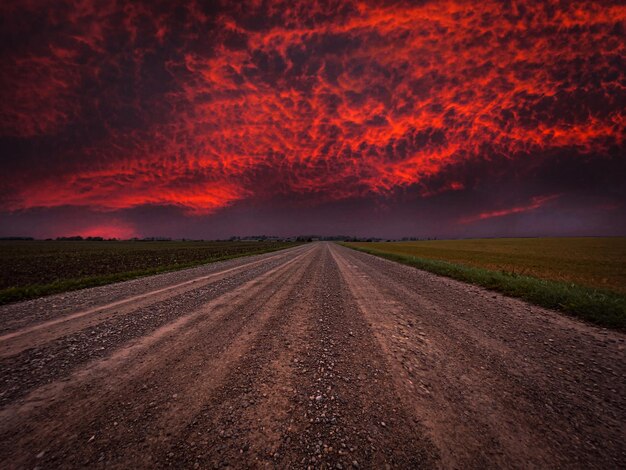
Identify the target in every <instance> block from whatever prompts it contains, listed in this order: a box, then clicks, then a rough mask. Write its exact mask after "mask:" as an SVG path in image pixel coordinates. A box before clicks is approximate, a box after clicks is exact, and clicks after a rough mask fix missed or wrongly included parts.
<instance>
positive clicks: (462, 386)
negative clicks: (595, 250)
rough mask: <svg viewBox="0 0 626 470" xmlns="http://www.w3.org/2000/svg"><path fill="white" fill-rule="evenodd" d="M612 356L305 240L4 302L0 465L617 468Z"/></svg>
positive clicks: (514, 305)
mask: <svg viewBox="0 0 626 470" xmlns="http://www.w3.org/2000/svg"><path fill="white" fill-rule="evenodd" d="M625 347H626V336H625V335H624V334H622V333H619V332H613V331H608V330H605V329H601V328H597V327H594V326H590V325H587V324H584V323H581V322H579V321H576V320H573V319H570V318H567V317H564V316H562V315H559V314H557V313H555V312H551V311H548V310H545V309H542V308H539V307H535V306H531V305H529V304H527V303H524V302H522V301H519V300H515V299H510V298H507V297H504V296H502V295H499V294H495V293H493V292H489V291H487V290H484V289H481V288H478V287H474V286H470V285H467V284H463V283H460V282H456V281H453V280H450V279H446V278H442V277H438V276H435V275H432V274H429V273H426V272H422V271H418V270H416V269H413V268H410V267H406V266H403V265H400V264H396V263H393V262H390V261H387V260H383V259H380V258H376V257H373V256H371V255H368V254H365V253H361V252H356V251H353V250H350V249H348V248H345V247H342V246H339V245H336V244H330V243H312V244H307V245H302V246H298V247H295V248H291V249H288V250H284V251H280V252H275V253H269V254H265V255H258V256H253V257H247V258H240V259H236V260H231V261H225V262H220V263H214V264H211V265H207V266H202V267H199V268H194V269H189V270H185V271H178V272H173V273H167V274H161V275H158V276H153V277H147V278H142V279H137V280H134V281H129V282H124V283H118V284H112V285H109V286H103V287H98V288H94V289H86V290H81V291H77V292H72V293H68V294H63V295H56V296H51V297H47V298H43V299H38V300H33V301H28V302H23V303H18V304H12V305H7V306H3V307H0V361H1V365H0V467H1V468H3V469H11V468H34V467H39V468H76V467H85V466H89V467H95V468H104V467H106V468H163V467H173V468H223V467H224V468H226V467H232V468H241V467H254V468H257V467H277V468H285V467H288V468H308V467H310V468H338V469H341V468H344V469H345V468H419V467H427V468H429V467H436V468H501V467H510V468H532V467H542V468H619V467H622V468H623V467H624V466H626V444H625V442H626V361H625V359H626V350H625Z"/></svg>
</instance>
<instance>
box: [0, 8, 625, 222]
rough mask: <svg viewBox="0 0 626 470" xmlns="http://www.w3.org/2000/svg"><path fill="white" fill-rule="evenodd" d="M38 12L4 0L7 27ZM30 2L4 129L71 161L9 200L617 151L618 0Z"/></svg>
mask: <svg viewBox="0 0 626 470" xmlns="http://www.w3.org/2000/svg"><path fill="white" fill-rule="evenodd" d="M16 5H17V6H16ZM37 5H39V4H31V3H28V2H26V3H24V4H22V5H21V6H20V5H19V4H12V6H11V7H6V8H7V11H6V14H7V17H8V18H9V22H10V20H11V18H14V19H16V24H17V26H15V28H16V30H15V34H16V35H17V36H19V34H23V35H24V34H26V32H25V30H27V29H28V27H29V26H28V21H27V20H23V18H25V17H28V15H33V17H34V15H36V14H37V13H36V11H37V8H36V6H37ZM40 10H42V11H43V12H44V13H43V14H44V15H47V17H46V19H45V20H43V22H44V24H45V25H46V26H47V27H46V28H43V29H42V31H38V32H33V34H35V35H36V37H35V38H34V39H32V40H31V41H26V42H25V44H23V45H21V46H20V47H17V48H16V49H15V50H14V51H12V52H9V53H8V55H7V57H5V60H4V61H3V62H4V63H5V64H9V66H8V67H5V70H4V71H3V72H2V85H3V86H2V87H1V90H2V92H1V93H2V96H1V97H0V98H2V102H3V104H2V109H1V112H0V134H1V135H3V136H5V137H12V138H15V137H17V138H22V139H33V140H34V139H36V138H41V137H46V138H48V139H51V141H52V142H56V143H58V146H59V148H60V150H57V152H58V153H57V157H56V159H57V160H59V161H64V159H67V160H68V162H67V163H66V164H63V163H60V164H58V165H57V166H55V167H54V168H53V171H51V172H50V173H49V174H47V175H44V176H41V175H39V176H37V177H36V178H35V177H33V176H31V175H30V173H29V172H28V171H26V172H24V173H23V174H20V175H18V177H17V178H16V179H15V181H11V182H7V183H6V186H8V188H7V189H5V191H4V194H8V195H9V196H8V197H6V198H4V201H2V207H3V208H5V209H9V210H16V209H25V208H31V207H55V206H63V205H76V206H87V207H92V208H96V209H101V210H114V209H122V208H129V207H135V206H140V205H146V204H155V205H177V206H181V207H183V208H185V209H186V210H187V211H189V212H191V213H206V212H210V211H213V210H216V209H219V208H222V207H225V206H228V205H230V204H232V203H234V202H236V201H238V200H243V199H247V198H267V197H271V196H274V195H277V194H284V195H293V194H295V195H310V196H311V197H312V198H313V199H314V200H315V201H317V202H321V201H325V200H336V199H343V198H350V197H359V196H363V195H367V194H372V193H387V192H389V191H392V190H394V189H396V188H404V187H409V186H413V185H416V184H420V183H424V182H425V181H428V180H429V179H430V178H433V177H437V176H441V175H444V176H445V172H446V170H447V169H448V168H450V167H451V166H454V165H456V164H459V163H462V162H465V161H472V160H478V159H489V158H495V157H498V158H511V159H515V158H518V159H532V158H534V155H536V154H538V153H540V152H548V151H551V150H559V149H567V150H568V151H569V152H571V153H572V154H575V155H589V156H591V157H592V158H598V157H602V156H603V155H605V154H606V153H607V152H608V151H609V149H611V148H615V146H618V147H623V145H624V140H623V139H624V122H625V119H624V118H625V116H624V110H623V100H624V80H625V77H624V71H623V68H622V67H620V64H623V60H624V57H625V56H626V51H625V46H624V43H623V40H622V35H621V34H620V32H623V31H622V30H623V25H624V22H625V21H626V7H624V6H623V5H620V4H615V5H609V4H605V3H599V2H592V1H578V2H576V1H573V2H541V3H528V2H512V3H511V4H510V5H509V6H508V7H504V6H503V5H502V4H501V3H500V2H495V1H493V2H492V1H485V2H481V3H480V4H476V5H474V6H473V8H471V9H470V8H467V5H466V3H465V2H460V1H447V2H420V4H419V5H410V4H409V3H405V2H397V3H394V2H386V3H385V4H384V5H383V4H378V3H376V2H374V3H367V2H342V3H341V4H335V3H327V2H315V3H312V2H308V1H307V2H263V3H262V4H261V3H256V2H252V3H250V4H249V5H248V4H246V5H244V6H241V7H234V9H233V8H224V9H222V10H221V11H219V12H206V11H203V10H202V5H201V4H199V3H196V2H189V3H187V4H186V7H185V8H183V9H179V10H174V9H170V8H169V7H162V6H161V7H158V6H156V4H153V3H152V2H138V3H137V4H133V5H132V6H124V7H123V6H122V5H121V4H117V3H116V2H110V3H109V2H107V3H106V8H104V7H102V5H100V4H99V3H98V5H96V3H95V2H89V1H81V2H50V3H49V4H48V7H47V8H43V9H41V8H40ZM181 10H183V11H184V13H181ZM19 18H22V20H21V22H20V21H17V19H19ZM38 18H39V17H38ZM120 18H121V19H122V21H121V23H120V21H119V20H120ZM39 21H42V20H41V18H39ZM20 28H21V29H20ZM94 129H95V130H94ZM54 139H58V140H54ZM67 149H69V150H67ZM66 150H67V155H66V153H65V151H66ZM50 151H53V148H52V147H51V148H50ZM44 157H45V156H43V155H42V158H44ZM463 186H464V183H463V182H461V181H456V180H455V181H449V182H448V183H445V184H443V185H441V186H440V187H439V188H434V189H430V188H428V187H424V190H423V193H424V195H429V194H434V193H436V192H438V191H440V190H442V189H446V188H448V189H451V190H454V189H459V188H462V187H463ZM533 204H535V202H533V203H532V204H531V205H529V206H527V207H525V208H514V209H511V210H512V211H518V212H519V211H522V210H531V209H532V208H533ZM499 212H501V211H496V212H493V213H486V215H485V214H481V215H479V216H477V218H472V217H470V218H468V219H465V223H468V222H469V221H472V220H478V219H480V218H486V217H496V216H499V215H504V213H503V214H500V213H499ZM509 213H510V212H509ZM490 214H491V215H490Z"/></svg>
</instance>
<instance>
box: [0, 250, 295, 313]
mask: <svg viewBox="0 0 626 470" xmlns="http://www.w3.org/2000/svg"><path fill="white" fill-rule="evenodd" d="M289 246H295V243H279V242H255V241H242V242H192V241H186V242H178V241H166V242H137V241H111V242H106V241H0V304H4V303H8V302H13V301H17V300H25V299H31V298H34V297H39V296H42V295H48V294H53V293H58V292H64V291H68V290H74V289H81V288H84V287H93V286H98V285H103V284H108V283H111V282H117V281H122V280H126V279H132V278H136V277H139V276H145V275H150V274H156V273H160V272H164V271H172V270H176V269H182V268H187V267H192V266H197V265H200V264H205V263H211V262H214V261H220V260H225V259H230V258H236V257H239V256H246V255H252V254H259V253H267V252H270V251H275V250H279V249H282V248H287V247H289Z"/></svg>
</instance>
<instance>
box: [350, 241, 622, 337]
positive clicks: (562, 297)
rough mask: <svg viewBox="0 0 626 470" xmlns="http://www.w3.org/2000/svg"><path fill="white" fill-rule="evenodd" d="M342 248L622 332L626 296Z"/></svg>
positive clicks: (408, 257)
mask: <svg viewBox="0 0 626 470" xmlns="http://www.w3.org/2000/svg"><path fill="white" fill-rule="evenodd" d="M343 245H344V246H346V247H348V248H352V249H353V250H357V251H362V252H364V253H369V254H372V255H375V256H379V257H381V258H386V259H389V260H391V261H396V262H399V263H402V264H406V265H409V266H413V267H415V268H418V269H422V270H424V271H429V272H432V273H435V274H439V275H441V276H446V277H450V278H453V279H456V280H459V281H463V282H468V283H470V284H475V285H478V286H481V287H485V288H487V289H490V290H493V291H497V292H501V293H503V294H505V295H509V296H511V297H518V298H520V299H524V300H526V301H528V302H531V303H533V304H535V305H539V306H541V307H546V308H551V309H555V310H559V311H561V312H565V313H567V314H570V315H573V316H576V317H578V318H581V319H583V320H586V321H589V322H591V323H595V324H596V325H600V326H604V327H607V328H613V329H617V330H622V331H624V330H626V296H625V295H622V294H618V293H615V292H611V291H604V290H600V289H591V288H588V287H583V286H579V285H576V284H570V283H564V282H558V281H550V280H546V279H538V278H536V277H531V276H523V275H519V274H515V273H509V272H503V271H492V270H488V269H483V268H476V267H472V266H465V265H461V264H455V263H449V262H447V261H439V260H432V259H426V258H416V257H414V256H410V255H401V254H396V253H386V252H383V251H379V250H375V249H370V248H362V247H355V246H351V245H350V244H343Z"/></svg>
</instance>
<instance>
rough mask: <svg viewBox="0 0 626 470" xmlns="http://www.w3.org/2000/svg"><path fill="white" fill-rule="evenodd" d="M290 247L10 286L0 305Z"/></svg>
mask: <svg viewBox="0 0 626 470" xmlns="http://www.w3.org/2000/svg"><path fill="white" fill-rule="evenodd" d="M293 246H296V245H293ZM290 247H291V246H277V247H268V248H262V249H257V250H253V251H250V252H247V253H238V254H234V255H228V256H219V257H215V258H207V259H204V260H198V261H192V262H188V263H178V264H171V265H167V266H155V267H153V268H147V269H140V270H135V271H126V272H121V273H111V274H103V275H99V276H88V277H82V278H78V279H60V280H58V281H56V282H52V283H49V284H31V285H28V286H21V287H10V288H8V289H2V290H0V305H4V304H8V303H10V302H18V301H22V300H30V299H35V298H37V297H43V296H45V295H51V294H60V293H62V292H69V291H73V290H78V289H85V288H87V287H97V286H104V285H106V284H112V283H114V282H120V281H128V280H130V279H136V278H138V277H143V276H151V275H154V274H161V273H165V272H170V271H179V270H181V269H187V268H194V267H196V266H201V265H203V264H209V263H215V262H217V261H226V260H229V259H234V258H241V257H243V256H253V255H260V254H264V253H271V252H273V251H279V250H283V249H286V248H290Z"/></svg>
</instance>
